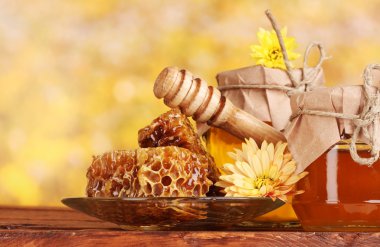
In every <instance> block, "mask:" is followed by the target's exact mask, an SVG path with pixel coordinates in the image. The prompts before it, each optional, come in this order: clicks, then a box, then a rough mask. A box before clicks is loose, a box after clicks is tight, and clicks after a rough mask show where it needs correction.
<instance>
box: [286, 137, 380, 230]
mask: <svg viewBox="0 0 380 247" xmlns="http://www.w3.org/2000/svg"><path fill="white" fill-rule="evenodd" d="M356 146H357V150H358V154H359V155H360V156H361V157H369V156H370V152H369V151H370V147H369V146H368V145H366V144H356ZM306 171H308V172H309V175H308V176H306V177H305V178H303V179H301V180H300V181H299V182H298V184H297V189H300V190H304V191H305V192H304V193H303V194H301V195H297V196H295V197H294V200H293V207H294V209H295V211H296V213H297V215H298V217H299V219H300V221H301V224H302V226H303V228H304V229H305V230H308V231H379V229H380V189H379V188H380V161H377V162H376V163H375V164H373V165H372V166H371V167H368V166H366V165H360V164H358V163H356V162H355V161H353V160H352V158H351V155H350V151H349V142H347V141H341V142H339V143H337V144H336V145H334V146H333V147H332V148H330V149H329V150H327V151H326V152H325V153H324V154H323V155H321V156H320V157H319V158H318V159H317V160H315V161H314V162H313V163H312V164H311V165H310V166H309V167H308V168H307V169H306Z"/></svg>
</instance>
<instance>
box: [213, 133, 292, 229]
mask: <svg viewBox="0 0 380 247" xmlns="http://www.w3.org/2000/svg"><path fill="white" fill-rule="evenodd" d="M242 142H243V141H242V140H240V139H238V138H237V137H235V136H233V135H231V134H229V133H227V132H225V131H224V130H221V129H219V128H214V127H211V128H210V130H209V131H208V132H207V133H206V146H207V150H208V151H209V153H210V154H211V155H212V156H213V157H214V160H215V164H216V167H218V169H220V168H221V167H222V166H223V165H224V164H225V163H231V162H234V160H233V159H232V158H231V157H229V156H228V154H227V153H228V152H232V151H234V149H235V148H237V149H241V144H242ZM291 200H292V198H291V197H288V202H287V203H285V204H284V205H283V206H281V207H279V208H278V209H276V210H273V211H272V212H269V213H267V214H265V215H262V216H260V217H258V218H256V220H257V221H270V222H289V221H297V220H298V219H297V216H296V214H295V213H294V210H293V208H292V205H291Z"/></svg>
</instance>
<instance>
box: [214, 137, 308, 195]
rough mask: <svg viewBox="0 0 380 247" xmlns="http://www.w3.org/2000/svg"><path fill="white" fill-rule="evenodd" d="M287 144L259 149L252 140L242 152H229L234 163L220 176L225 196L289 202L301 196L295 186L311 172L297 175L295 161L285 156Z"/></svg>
mask: <svg viewBox="0 0 380 247" xmlns="http://www.w3.org/2000/svg"><path fill="white" fill-rule="evenodd" d="M286 146H287V143H281V142H278V143H277V144H276V146H274V145H273V144H272V143H270V144H268V143H267V142H266V141H264V142H263V143H262V145H261V148H259V147H258V146H257V144H256V142H255V141H254V140H253V139H251V138H250V139H248V140H246V142H245V143H243V144H242V149H241V150H238V149H235V153H229V155H230V156H231V158H233V159H234V160H235V163H234V164H229V163H227V164H225V165H224V166H223V171H224V173H225V175H222V176H220V177H219V179H220V181H218V182H217V183H216V185H217V186H220V187H223V188H224V192H225V193H226V196H231V197H271V198H272V199H273V200H275V199H276V198H278V199H280V200H283V201H285V202H286V201H287V196H289V195H295V194H301V193H303V191H296V190H295V184H296V183H297V182H298V181H299V180H300V179H301V178H303V177H305V176H306V175H307V174H308V173H307V172H302V173H300V174H298V175H297V174H295V170H296V167H297V165H296V162H295V161H294V160H293V159H292V155H291V154H290V153H285V154H284V151H285V149H286Z"/></svg>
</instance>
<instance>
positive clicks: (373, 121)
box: [350, 64, 380, 166]
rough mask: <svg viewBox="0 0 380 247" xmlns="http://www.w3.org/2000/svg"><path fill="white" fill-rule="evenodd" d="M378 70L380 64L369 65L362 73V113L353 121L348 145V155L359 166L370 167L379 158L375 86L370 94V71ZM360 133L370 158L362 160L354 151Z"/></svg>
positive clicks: (379, 102) (379, 109)
mask: <svg viewBox="0 0 380 247" xmlns="http://www.w3.org/2000/svg"><path fill="white" fill-rule="evenodd" d="M375 69H378V70H380V64H370V65H368V66H367V67H366V68H365V70H364V73H363V80H364V85H363V89H364V95H365V98H366V101H365V104H364V107H363V110H362V112H361V113H360V115H359V118H357V119H353V120H352V121H353V123H354V125H355V126H356V127H355V129H354V133H353V134H352V138H351V144H350V154H351V157H352V159H353V160H354V161H356V162H357V163H359V164H362V165H367V166H371V165H372V164H373V163H375V162H376V161H377V160H378V159H379V156H380V143H379V134H380V133H379V127H380V126H379V116H380V90H379V88H378V87H376V86H375V88H376V91H375V93H371V88H373V87H372V86H374V85H373V75H372V71H373V70H375ZM361 131H362V133H363V135H364V136H365V137H366V138H367V139H368V140H369V144H370V145H371V147H372V149H371V157H369V158H363V157H360V156H359V154H358V152H357V150H356V145H355V144H356V141H357V139H358V135H359V134H360V132H361Z"/></svg>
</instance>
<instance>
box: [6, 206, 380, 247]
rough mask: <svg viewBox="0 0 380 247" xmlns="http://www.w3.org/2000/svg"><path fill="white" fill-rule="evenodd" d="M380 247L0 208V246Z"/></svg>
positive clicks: (350, 237)
mask: <svg viewBox="0 0 380 247" xmlns="http://www.w3.org/2000/svg"><path fill="white" fill-rule="evenodd" d="M98 244H99V245H103V244H109V245H123V246H140V247H141V246H166V247H170V246H220V245H227V246H239V247H242V246H255V245H256V246H318V247H320V246H324V245H328V246H331V245H333V246H380V232H375V233H355V232H353V233H340V232H334V233H327V232H321V233H313V232H300V231H298V232H284V231H261V232H257V231H256V232H255V231H251V232H238V231H229V232H226V231H214V232H209V231H162V232H158V231H156V232H143V231H123V230H120V229H119V228H118V227H117V226H116V225H114V224H111V223H106V222H102V221H100V220H97V219H95V218H92V217H89V216H87V215H84V214H82V213H79V212H75V211H73V210H71V209H68V208H49V207H42V208H41V207H26V208H25V207H4V206H3V207H0V246H20V245H26V246H94V245H98Z"/></svg>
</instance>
